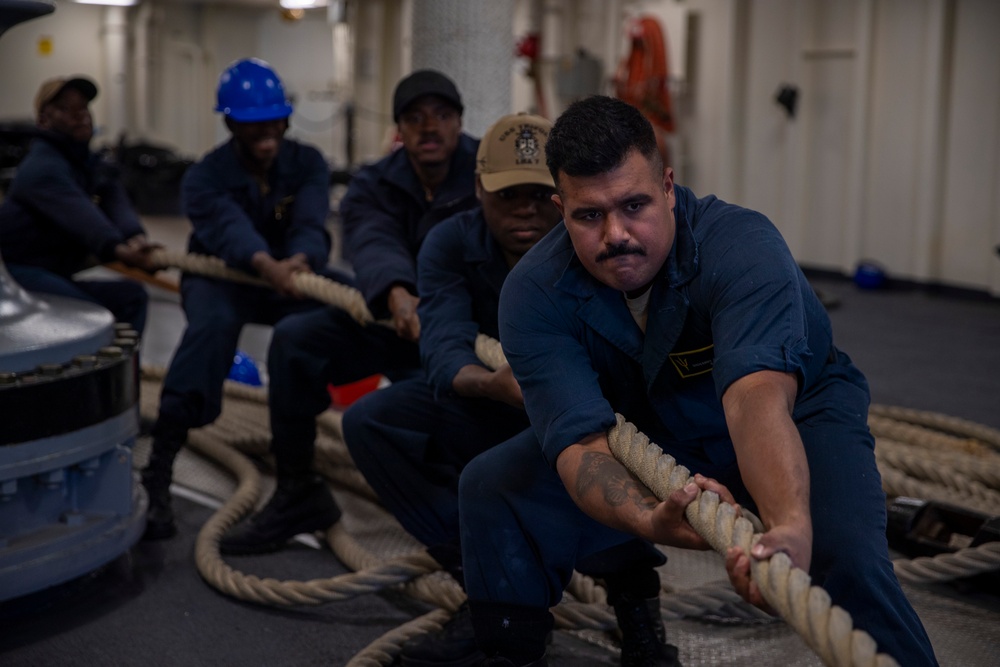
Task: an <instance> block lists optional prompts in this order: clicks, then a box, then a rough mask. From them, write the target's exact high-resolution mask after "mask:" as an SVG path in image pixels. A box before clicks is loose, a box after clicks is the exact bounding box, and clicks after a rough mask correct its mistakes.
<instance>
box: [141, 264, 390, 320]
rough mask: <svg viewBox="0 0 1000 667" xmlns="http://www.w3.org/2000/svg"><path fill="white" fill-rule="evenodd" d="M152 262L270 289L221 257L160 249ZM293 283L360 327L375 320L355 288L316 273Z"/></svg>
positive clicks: (295, 278) (296, 277) (298, 277)
mask: <svg viewBox="0 0 1000 667" xmlns="http://www.w3.org/2000/svg"><path fill="white" fill-rule="evenodd" d="M152 259H153V262H154V263H155V264H157V265H158V266H162V267H164V268H166V267H174V268H178V269H180V270H181V271H185V272H187V273H195V274H198V275H202V276H207V277H209V278H219V279H220V280H228V281H231V282H237V283H242V284H244V285H255V286H257V287H268V286H269V285H268V283H267V282H266V281H264V280H261V279H260V278H257V277H256V276H251V275H249V274H247V273H244V272H243V271H238V270H236V269H232V268H230V267H228V266H226V263H225V262H224V261H223V260H221V259H219V258H218V257H211V256H209V255H198V254H194V253H177V252H172V251H170V250H165V249H163V248H158V249H156V250H154V251H153V252H152ZM292 281H293V282H294V283H295V288H296V289H297V290H298V291H299V292H300V293H301V294H302V295H303V296H306V297H309V298H311V299H315V300H316V301H319V302H320V303H325V304H327V305H330V306H337V307H338V308H342V309H343V310H346V311H347V312H348V313H349V314H350V315H351V317H353V318H354V319H355V320H357V321H358V322H359V323H361V324H368V323H370V322H373V321H374V318H373V317H372V314H371V312H370V311H369V310H368V305H367V304H366V303H365V299H364V297H363V296H362V295H361V292H359V291H358V290H356V289H354V288H353V287H349V286H347V285H343V284H341V283H338V282H336V281H335V280H330V279H329V278H326V277H324V276H320V275H317V274H315V273H296V274H295V275H294V276H292Z"/></svg>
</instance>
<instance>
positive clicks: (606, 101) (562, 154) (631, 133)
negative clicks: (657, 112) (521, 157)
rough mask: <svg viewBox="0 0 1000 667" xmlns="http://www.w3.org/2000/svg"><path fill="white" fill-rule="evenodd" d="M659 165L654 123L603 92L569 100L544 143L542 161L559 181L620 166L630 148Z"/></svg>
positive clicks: (633, 108)
mask: <svg viewBox="0 0 1000 667" xmlns="http://www.w3.org/2000/svg"><path fill="white" fill-rule="evenodd" d="M633 149H634V150H638V151H639V152H640V153H641V154H642V155H643V156H645V157H646V159H648V160H651V161H652V160H656V161H658V162H659V163H660V165H659V166H660V168H661V169H662V166H663V165H662V161H663V160H662V157H661V156H660V152H659V148H658V147H657V145H656V134H655V132H653V126H652V125H651V124H650V122H649V121H648V120H646V117H645V116H643V115H642V114H641V113H640V112H639V110H638V109H636V108H635V107H634V106H632V105H631V104H627V103H626V102H622V101H621V100H618V99H615V98H613V97H607V96H605V95H594V96H592V97H585V98H584V99H582V100H578V101H576V102H573V103H572V104H570V105H569V106H568V107H567V108H566V110H565V111H564V112H563V113H562V115H561V116H559V118H557V119H556V122H555V125H554V126H553V127H552V131H551V132H550V133H549V141H548V143H547V144H546V145H545V164H546V166H547V167H548V168H549V171H550V172H551V173H552V180H554V181H555V183H556V186H557V187H558V185H559V172H560V171H562V172H563V173H564V174H566V175H567V176H596V175H597V174H603V173H605V172H608V171H611V170H613V169H615V168H616V167H618V166H620V165H621V164H622V163H623V162H624V161H625V158H626V157H627V156H628V154H629V153H630V152H631V151H632V150H633Z"/></svg>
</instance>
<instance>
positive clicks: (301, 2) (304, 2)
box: [280, 0, 327, 9]
mask: <svg viewBox="0 0 1000 667" xmlns="http://www.w3.org/2000/svg"><path fill="white" fill-rule="evenodd" d="M326 2H327V0H281V2H280V4H281V6H282V7H283V8H284V9H312V8H314V7H326Z"/></svg>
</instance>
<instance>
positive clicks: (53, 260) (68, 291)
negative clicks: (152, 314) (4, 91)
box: [0, 77, 155, 333]
mask: <svg viewBox="0 0 1000 667" xmlns="http://www.w3.org/2000/svg"><path fill="white" fill-rule="evenodd" d="M95 97H97V86H96V85H95V84H94V82H93V81H91V80H90V79H88V78H86V77H73V78H57V79H51V80H49V81H46V82H45V83H43V84H42V85H41V87H40V88H39V89H38V94H37V95H36V96H35V122H36V124H37V127H38V136H37V137H36V138H35V140H34V141H33V143H32V144H31V148H30V149H29V151H28V154H27V155H26V156H25V158H24V159H23V160H22V161H21V163H20V164H19V165H18V168H17V173H16V174H15V176H14V179H13V181H12V182H11V184H10V188H9V190H8V192H7V194H6V197H5V198H4V200H3V204H0V248H2V252H3V258H4V261H5V262H6V265H7V270H8V271H9V272H10V274H11V276H13V278H14V279H15V280H16V281H17V282H18V283H19V284H20V285H21V286H22V287H24V288H25V289H27V290H30V291H32V292H44V293H48V294H57V295H59V296H67V297H71V298H74V299H82V300H84V301H90V302H92V303H97V304H99V305H101V306H104V307H105V308H107V309H108V310H110V311H111V313H112V314H113V315H114V316H115V319H117V320H118V321H119V322H128V323H129V324H131V325H132V328H133V329H135V330H136V331H138V332H139V333H142V330H143V327H144V326H145V323H146V303H147V301H148V296H147V294H146V290H145V288H143V286H142V285H140V284H139V283H136V282H132V281H131V280H87V279H81V278H77V277H75V276H74V274H75V273H77V272H79V271H82V270H84V269H86V268H89V267H91V266H94V265H95V264H97V263H99V262H110V261H113V260H118V261H120V262H122V263H124V264H126V265H128V266H133V267H136V268H139V269H142V270H144V271H152V270H154V268H155V267H153V266H152V263H151V262H150V259H149V252H150V250H152V249H153V246H152V245H151V244H150V243H148V242H147V241H146V234H145V231H144V230H143V228H142V223H141V222H140V220H139V216H138V214H137V213H136V212H135V209H134V208H133V207H132V203H131V202H130V201H129V199H128V195H127V194H126V192H125V188H124V187H123V186H122V184H121V181H120V180H119V178H118V173H117V171H116V170H115V169H114V168H112V166H111V165H110V164H108V163H105V162H104V161H102V159H101V158H100V156H98V155H97V154H95V153H93V152H91V150H90V141H91V139H92V138H93V136H94V121H93V118H92V116H91V113H90V102H91V101H92V100H93V99H94V98H95Z"/></svg>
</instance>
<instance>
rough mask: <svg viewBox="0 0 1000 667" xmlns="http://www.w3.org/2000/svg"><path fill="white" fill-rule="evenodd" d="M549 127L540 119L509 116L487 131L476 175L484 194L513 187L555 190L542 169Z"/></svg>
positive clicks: (483, 139) (545, 168)
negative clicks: (544, 187) (544, 186)
mask: <svg viewBox="0 0 1000 667" xmlns="http://www.w3.org/2000/svg"><path fill="white" fill-rule="evenodd" d="M551 129H552V123H551V122H550V121H549V120H547V119H545V118H542V117H541V116H533V115H530V114H525V113H521V114H511V115H509V116H504V117H503V118H501V119H500V120H498V121H497V122H496V123H494V124H493V125H492V126H491V127H490V129H488V130H486V134H485V135H483V138H482V140H481V141H480V142H479V152H478V153H476V173H477V174H479V179H480V181H481V182H482V184H483V189H485V190H486V191H487V192H496V191H497V190H502V189H504V188H509V187H511V186H512V185H525V184H538V185H547V186H549V187H550V188H554V187H555V183H554V182H553V181H552V175H551V174H550V173H549V168H548V167H546V166H545V143H546V142H547V141H548V139H549V130H551Z"/></svg>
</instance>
